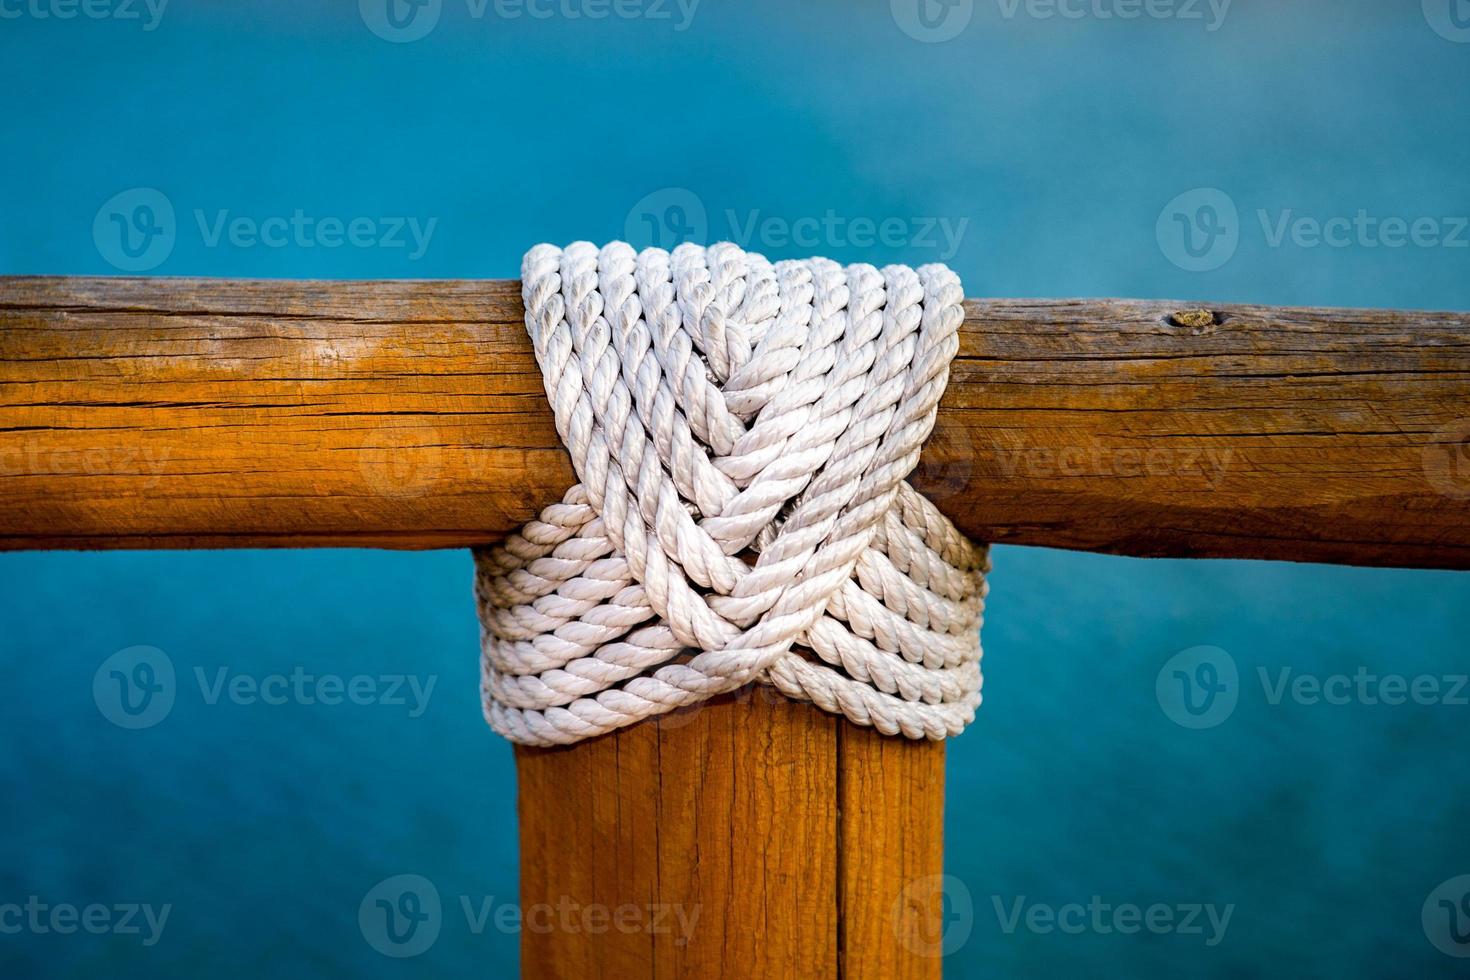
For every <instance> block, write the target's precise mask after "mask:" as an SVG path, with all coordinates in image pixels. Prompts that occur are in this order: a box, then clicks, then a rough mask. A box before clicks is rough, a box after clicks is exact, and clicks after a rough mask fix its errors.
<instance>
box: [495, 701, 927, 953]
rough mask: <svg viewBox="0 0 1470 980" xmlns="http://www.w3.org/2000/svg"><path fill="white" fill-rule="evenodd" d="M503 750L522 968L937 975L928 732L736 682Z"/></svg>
mask: <svg viewBox="0 0 1470 980" xmlns="http://www.w3.org/2000/svg"><path fill="white" fill-rule="evenodd" d="M516 759H517V767H518V771H519V779H520V801H519V815H520V840H521V907H522V912H523V917H524V921H525V926H524V927H523V929H522V933H521V960H522V971H523V974H524V976H526V977H528V978H533V980H539V978H599V977H601V978H607V980H634V978H641V977H649V978H653V977H669V978H673V977H736V976H739V977H769V978H773V980H777V978H784V977H791V978H800V980H821V978H828V977H830V978H836V977H838V976H841V977H845V978H849V980H863V978H870V977H871V978H875V980H876V978H882V980H889V978H892V980H919V978H931V980H932V978H936V977H938V976H939V974H940V965H941V959H940V955H939V954H940V953H941V952H942V944H941V943H940V941H939V939H940V937H941V936H942V934H943V928H944V921H943V907H942V893H941V891H940V890H939V888H938V887H937V881H938V876H939V875H940V874H941V872H942V864H943V853H944V843H943V833H944V822H943V810H944V746H943V745H942V744H940V743H933V742H924V743H914V742H907V741H904V740H902V739H888V738H884V737H883V736H881V735H878V734H876V733H875V732H873V731H872V730H870V729H861V728H857V727H856V726H853V725H850V724H848V723H847V722H846V721H842V720H839V719H837V718H834V717H832V716H829V715H825V714H823V713H821V712H819V711H816V710H814V709H812V708H811V707H810V706H809V705H799V704H794V703H791V702H786V701H783V700H780V699H778V698H777V697H775V696H774V695H773V694H771V693H769V692H768V691H767V690H763V689H747V690H745V691H744V692H742V693H741V694H740V695H739V696H737V697H729V698H724V699H721V700H719V701H717V702H714V703H711V704H708V705H701V706H698V707H695V708H690V709H685V710H683V711H680V712H677V713H675V714H673V715H669V716H665V717H664V718H663V719H660V720H656V721H647V722H643V723H641V724H638V725H635V726H633V727H632V728H627V729H623V730H621V731H618V732H614V733H612V734H610V735H606V736H604V737H602V738H599V739H595V740H593V741H591V742H586V743H582V744H580V745H576V746H573V747H571V748H567V749H519V750H517V753H516ZM553 912H557V913H558V914H553ZM619 923H621V925H619Z"/></svg>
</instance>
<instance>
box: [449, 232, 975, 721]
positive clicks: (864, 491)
mask: <svg viewBox="0 0 1470 980" xmlns="http://www.w3.org/2000/svg"><path fill="white" fill-rule="evenodd" d="M521 279H522V292H523V297H524V300H525V305H526V329H527V332H528V333H529V334H530V336H531V341H532V344H533V346H534V347H535V351H536V360H537V363H538V364H540V366H541V371H542V376H543V381H544V383H545V387H546V395H547V398H548V399H549V400H550V402H551V406H552V410H553V412H554V414H555V417H556V426H557V433H558V434H559V435H560V437H561V440H562V443H563V444H564V445H565V446H566V448H567V450H568V452H569V453H570V454H571V458H572V463H573V466H574V468H575V470H576V473H577V476H578V478H579V480H580V482H579V483H578V484H577V485H576V486H574V487H572V488H571V489H570V490H569V491H567V493H566V495H565V496H564V497H563V499H562V500H561V501H560V502H559V503H556V504H552V505H551V506H549V507H547V508H546V509H545V510H543V511H542V512H541V514H540V516H539V517H538V518H537V519H536V520H533V521H531V522H529V523H528V524H527V525H526V526H525V527H523V528H522V529H521V530H520V531H519V532H517V533H516V534H515V535H512V536H511V537H510V538H509V539H508V540H507V541H505V542H504V543H503V544H501V545H500V546H498V547H496V548H493V549H484V550H480V551H478V552H476V555H475V566H476V580H475V592H476V598H477V603H478V607H479V613H480V622H481V627H482V628H481V649H482V657H481V664H482V685H481V693H482V697H483V701H484V708H485V717H486V719H487V720H488V721H489V723H490V724H491V726H492V727H494V728H495V730H496V731H498V732H500V733H501V734H502V735H504V736H506V737H507V738H509V739H511V740H513V741H516V742H521V743H524V744H529V745H559V744H567V743H571V742H576V741H580V740H582V739H586V738H591V737H593V736H596V735H601V734H603V733H606V732H609V731H612V730H614V729H617V728H621V727H623V726H626V725H630V724H633V723H634V722H637V721H639V720H642V719H644V718H649V717H653V716H656V715H659V714H663V713H665V712H669V711H673V710H676V709H678V708H681V707H685V706H688V705H692V704H696V703H699V702H701V701H704V700H707V699H709V698H711V697H714V696H716V695H718V694H721V693H725V692H728V691H733V690H736V689H737V688H740V687H742V686H744V685H746V684H749V683H752V682H759V683H763V684H768V685H771V686H774V687H775V688H776V689H777V690H779V691H781V692H782V693H783V694H785V695H786V696H788V697H791V698H795V699H798V700H803V701H810V702H812V703H813V704H815V705H817V706H818V707H820V708H822V709H823V710H825V711H829V712H833V713H839V714H842V715H845V716H846V717H847V718H849V719H850V720H851V721H853V722H855V723H857V724H861V725H871V726H873V727H875V728H877V729H878V730H879V731H881V732H884V733H885V734H890V735H892V734H900V733H901V734H903V735H905V736H907V737H909V738H930V739H942V738H945V737H948V736H951V735H957V734H959V732H960V731H961V730H963V729H964V727H965V726H966V725H968V724H969V723H970V721H972V720H973V718H974V715H975V710H976V708H977V707H978V706H979V704H980V687H981V675H980V658H981V648H980V635H979V631H980V624H981V620H982V616H983V610H984V597H985V593H986V591H987V585H986V582H985V573H986V572H987V571H989V558H988V552H987V550H986V549H985V548H984V547H981V546H977V545H975V544H973V543H971V542H970V541H969V540H968V539H966V538H965V537H964V536H963V535H962V534H960V532H959V531H958V530H956V529H955V527H954V525H953V524H951V523H950V522H949V520H948V519H946V518H945V517H944V516H943V515H942V514H940V513H939V511H938V510H936V509H935V508H934V506H933V505H932V504H931V503H929V501H927V500H925V499H924V498H923V497H922V496H920V495H919V494H917V493H916V492H914V490H913V488H912V487H910V486H909V485H908V484H907V483H906V482H905V480H906V478H907V477H908V475H909V473H910V472H911V471H912V470H913V468H914V466H915V465H916V464H917V463H918V459H919V451H920V449H921V448H922V447H923V444H924V441H925V440H926V439H927V438H928V436H929V433H930V431H931V430H932V428H933V425H934V415H935V410H936V407H937V405H938V403H939V398H940V396H941V395H942V394H943V393H944V388H945V385H946V383H947V382H948V379H949V365H950V362H951V361H952V360H953V358H954V356H955V353H956V351H957V350H958V349H959V339H958V329H959V324H960V322H961V320H962V319H963V312H962V309H961V303H962V301H963V296H964V293H963V291H962V290H961V288H960V282H959V278H958V277H957V276H955V274H954V273H953V272H951V271H950V270H949V269H947V268H945V267H943V266H940V265H928V266H924V267H922V268H920V269H917V270H914V269H910V268H908V267H906V266H889V267H887V268H884V269H881V270H880V269H876V268H874V267H873V266H869V265H861V264H859V265H851V266H845V267H844V266H840V265H838V264H836V263H835V262H831V261H829V260H827V259H809V260H806V261H801V262H790V261H788V262H778V263H775V264H774V265H773V264H771V263H770V262H767V261H766V259H765V258H764V257H762V256H760V255H756V254H753V253H747V252H744V251H742V250H741V249H739V248H737V247H735V246H734V245H731V244H728V243H724V244H719V245H714V246H711V247H709V248H704V247H701V246H695V245H681V246H679V247H678V248H676V249H674V251H673V252H672V253H670V252H665V251H663V250H660V249H647V250H645V251H643V252H635V251H634V250H633V249H632V248H631V247H630V246H628V245H626V244H624V243H622V242H614V243H613V244H610V245H607V246H605V247H603V248H601V249H598V248H596V247H595V246H593V245H591V244H589V243H587V242H577V243H575V244H572V245H569V246H567V247H566V248H565V249H559V248H555V247H553V246H550V245H538V246H536V247H535V248H533V249H531V251H530V252H528V253H527V254H526V257H525V261H524V262H523V264H522V270H521Z"/></svg>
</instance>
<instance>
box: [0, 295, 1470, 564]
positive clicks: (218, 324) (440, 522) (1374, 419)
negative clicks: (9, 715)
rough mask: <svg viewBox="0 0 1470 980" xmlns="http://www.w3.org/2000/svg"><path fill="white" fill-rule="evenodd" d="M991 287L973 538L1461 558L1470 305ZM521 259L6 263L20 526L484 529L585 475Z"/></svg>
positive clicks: (1366, 558) (255, 533) (975, 350)
mask: <svg viewBox="0 0 1470 980" xmlns="http://www.w3.org/2000/svg"><path fill="white" fill-rule="evenodd" d="M1195 306H1197V304H1183V303H1167V302H1134V301H1116V300H1114V301H1103V300H1096V301H1093V300H1062V301H1026V300H985V301H977V300H972V301H970V302H969V303H968V304H967V307H966V320H965V324H964V328H963V331H962V336H961V350H960V356H959V358H958V359H957V361H956V363H955V367H954V371H953V376H952V380H951V382H950V387H949V391H948V394H947V395H946V397H945V399H944V402H943V403H942V405H941V408H940V414H939V420H938V424H937V427H936V430H935V433H934V437H933V439H932V440H931V442H930V444H929V447H928V448H927V449H926V451H925V453H924V457H923V460H922V462H921V464H920V467H919V470H918V471H917V472H916V473H915V475H914V483H915V485H916V486H917V487H919V488H920V489H921V490H923V491H924V492H926V493H928V494H929V495H930V496H931V497H932V498H933V499H934V500H935V501H936V502H937V503H938V504H939V506H940V507H941V509H943V510H945V511H946V512H947V513H948V514H949V515H950V516H951V517H953V518H954V519H955V520H956V522H957V523H958V524H959V525H960V526H961V527H962V528H963V529H964V530H966V531H967V532H969V533H970V534H971V535H972V536H974V537H977V538H980V539H985V540H991V541H997V542H1006V543H1017V544H1033V545H1047V546H1054V547H1063V548H1080V549H1087V550H1094V551H1106V552H1115V553H1121V554H1130V555H1178V556H1196V557H1237V558H1275V559H1288V560H1301V561H1328V562H1343V563H1352V564H1372V565H1418V566H1426V567H1446V568H1466V567H1470V316H1467V315H1465V314H1446V313H1438V314H1436V313H1402V312H1390V311H1352V310H1282V309H1269V308H1264V307H1252V306H1215V307H1211V308H1209V309H1208V310H1205V311H1199V310H1196V309H1194V307H1195ZM521 317H522V310H521V302H520V296H519V287H518V284H516V283H514V282H507V281H460V282H454V281H446V282H287V281H255V282H251V281H231V280H179V279H128V278H105V279H62V278H9V279H0V549H17V548H160V547H261V546H302V545H316V546H320V545H367V546H385V547H399V548H429V547H449V546H463V545H468V544H475V543H484V542H488V541H493V540H495V539H497V538H498V537H499V536H501V535H502V534H504V533H505V532H506V531H508V530H510V529H511V528H512V527H514V526H515V525H516V524H518V523H519V522H521V521H522V520H524V519H525V518H526V517H528V516H530V515H531V514H532V513H534V512H535V511H536V510H537V509H539V508H540V507H541V506H542V505H544V504H546V503H548V502H551V501H553V500H556V499H557V498H558V497H559V496H560V495H561V493H562V491H563V490H565V488H566V487H567V485H568V483H569V481H570V480H571V479H572V472H571V468H570V466H569V463H568V461H567V458H566V455H565V453H564V452H562V450H561V449H560V448H559V446H558V443H557V439H556V433H555V430H554V428H553V426H552V423H551V416H550V412H549V410H548V408H547V406H546V400H545V396H544V394H543V392H542V388H541V379H540V376H539V374H538V372H537V370H536V365H535V363H534V360H533V358H532V355H531V348H530V344H529V342H528V341H527V339H526V337H525V332H524V328H523V326H522V323H521Z"/></svg>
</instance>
